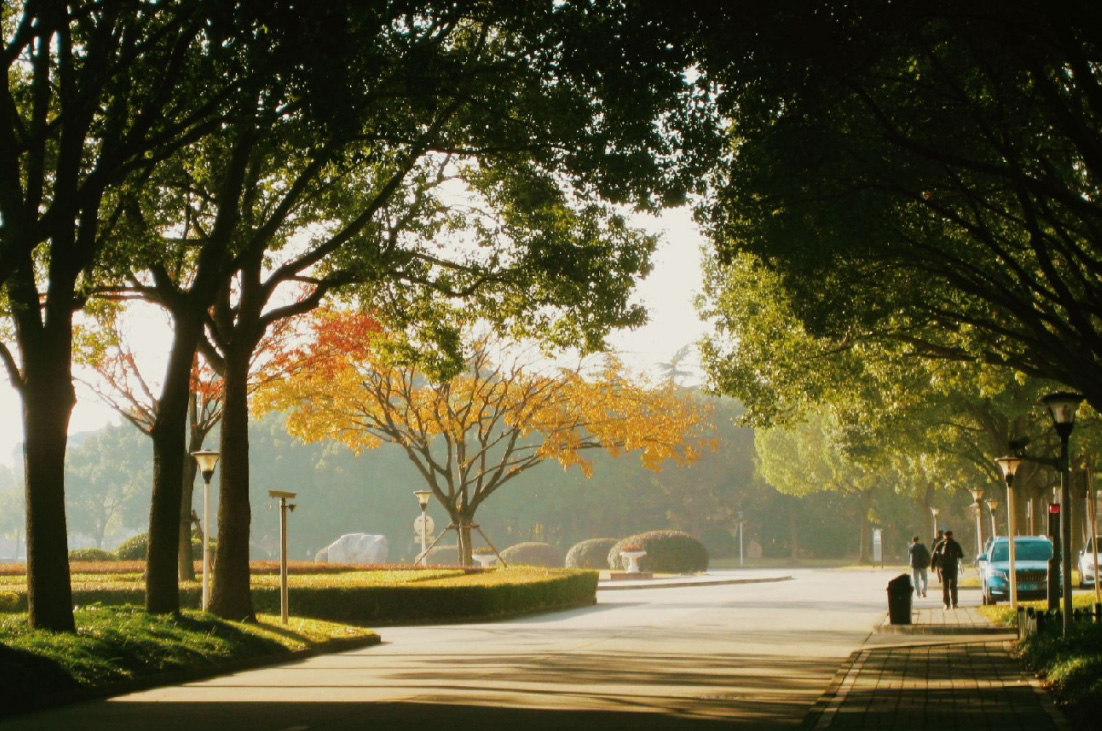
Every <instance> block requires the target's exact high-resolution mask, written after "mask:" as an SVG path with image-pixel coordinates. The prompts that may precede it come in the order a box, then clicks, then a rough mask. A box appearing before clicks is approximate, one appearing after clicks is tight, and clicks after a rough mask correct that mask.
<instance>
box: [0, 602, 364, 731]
mask: <svg viewBox="0 0 1102 731" xmlns="http://www.w3.org/2000/svg"><path fill="white" fill-rule="evenodd" d="M75 619H76V625H77V632H76V634H68V633H53V632H45V631H41V630H32V629H30V628H28V626H27V616H26V614H8V615H3V616H2V618H0V640H2V642H3V644H2V645H0V688H2V689H3V691H2V695H3V696H5V700H4V703H2V704H0V709H2V710H0V713H5V712H6V713H11V712H19V711H25V710H28V709H31V708H34V707H37V706H39V705H42V704H45V703H48V702H50V701H51V700H56V699H64V698H81V697H86V696H94V695H100V694H106V693H109V692H110V691H111V690H113V689H125V688H127V687H128V686H130V685H139V684H141V683H143V682H146V683H148V682H149V681H151V680H153V679H155V678H173V679H175V678H179V679H181V680H182V679H184V678H187V677H197V676H201V675H203V674H207V673H214V672H216V671H219V670H224V669H225V668H226V667H236V666H242V665H246V664H249V663H256V662H262V661H263V660H264V659H277V658H279V659H286V658H289V657H290V656H291V655H292V654H293V653H301V652H306V651H327V650H335V649H340V648H345V647H350V646H353V645H355V644H373V643H376V642H378V641H379V636H378V635H377V634H376V633H375V632H373V631H371V630H367V629H363V628H359V627H348V626H345V625H342V624H334V623H331V622H320V621H316V620H308V619H294V618H292V619H291V620H290V621H289V622H288V624H286V625H283V624H281V623H280V618H279V617H278V616H276V617H271V616H261V617H259V620H260V621H259V623H258V624H243V623H240V622H227V621H225V620H222V619H219V618H217V617H215V616H213V615H211V614H205V613H200V612H192V611H184V612H182V613H181V614H179V615H150V614H147V613H146V612H145V611H144V610H142V609H141V608H138V607H127V606H123V607H85V608H81V609H78V610H77V611H76V612H75Z"/></svg>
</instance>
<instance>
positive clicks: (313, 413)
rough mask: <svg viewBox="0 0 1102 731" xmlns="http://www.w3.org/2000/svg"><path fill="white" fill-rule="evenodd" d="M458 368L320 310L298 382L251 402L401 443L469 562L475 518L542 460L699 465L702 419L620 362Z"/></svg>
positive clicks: (321, 427) (348, 435)
mask: <svg viewBox="0 0 1102 731" xmlns="http://www.w3.org/2000/svg"><path fill="white" fill-rule="evenodd" d="M469 342H470V345H469V349H468V350H467V357H466V361H465V367H464V370H463V371H462V372H461V373H460V374H458V375H456V376H454V377H451V378H447V379H444V380H440V379H438V378H434V377H433V376H431V375H429V374H424V373H422V372H420V371H419V370H418V369H417V368H415V367H412V366H408V365H402V364H401V363H397V362H395V360H394V356H395V347H394V346H395V345H396V344H398V345H400V341H399V340H397V339H396V338H395V336H393V335H389V336H388V335H386V334H384V333H382V332H380V331H379V330H378V328H377V326H374V325H373V321H372V320H371V319H370V318H367V317H366V316H363V315H347V314H340V313H333V312H326V313H324V314H323V316H322V317H320V318H319V319H318V321H317V329H316V338H315V339H314V341H313V344H312V345H311V346H310V347H308V348H307V349H306V350H304V351H303V352H302V354H301V358H302V359H303V361H304V364H305V367H300V368H295V369H294V371H295V373H297V374H298V375H297V376H295V377H293V378H290V379H286V380H282V381H273V382H271V383H270V384H269V385H268V386H266V387H265V388H264V389H263V390H262V391H261V393H260V394H259V396H258V403H260V404H261V405H262V406H263V407H264V408H266V409H288V410H289V412H290V413H289V416H288V420H287V426H288V430H289V431H290V432H291V433H292V434H294V435H296V436H298V437H299V438H301V439H304V440H306V441H318V440H322V439H336V440H338V441H340V442H342V443H344V444H346V445H347V446H349V447H351V448H353V449H355V450H362V449H365V448H372V447H376V446H378V445H379V444H381V443H383V442H388V443H393V444H398V445H400V446H401V447H402V448H403V449H404V450H405V453H406V455H407V457H408V458H409V460H410V461H411V462H412V463H413V464H414V465H415V466H416V468H417V470H418V472H419V473H420V474H421V476H422V478H423V479H424V481H425V483H426V485H427V487H428V488H429V489H431V490H432V492H433V494H434V495H435V496H436V499H437V501H439V502H440V504H441V505H442V506H443V507H444V508H445V509H446V510H447V511H448V513H449V515H450V516H451V518H452V522H453V523H454V524H455V525H456V526H457V527H458V528H459V530H460V535H461V543H460V545H461V547H463V550H464V553H465V557H466V559H468V560H469V558H470V556H469V552H470V545H469V531H470V526H471V522H472V519H473V517H474V514H475V511H476V510H477V509H478V507H479V506H480V505H481V504H482V503H483V502H484V501H485V500H487V499H488V498H489V497H490V496H491V495H493V494H494V493H495V492H496V491H497V490H498V489H500V488H501V487H502V486H503V485H505V484H506V483H507V482H509V481H510V480H512V479H514V478H516V477H517V476H519V475H520V474H522V473H524V472H525V471H527V470H529V469H531V468H533V467H535V466H537V465H539V464H541V463H543V462H545V461H555V462H558V463H559V464H561V465H563V466H564V467H567V468H569V467H571V466H578V467H579V468H580V469H582V471H583V472H585V473H586V474H587V475H589V474H591V472H592V465H591V463H590V462H589V461H588V460H586V459H585V456H584V453H585V452H586V451H587V450H592V449H604V450H606V451H608V452H610V453H612V454H614V455H618V454H621V453H629V452H638V453H639V455H640V459H641V460H642V462H643V464H644V465H645V466H646V467H648V468H649V469H655V470H657V469H660V468H661V466H662V465H663V463H665V462H666V461H676V462H678V463H687V462H692V461H694V460H695V458H696V455H697V454H698V450H699V449H701V447H702V446H704V444H705V443H706V439H707V437H706V435H705V434H704V433H702V432H701V431H699V430H702V429H704V428H705V427H706V414H705V412H706V409H705V407H704V406H703V404H700V403H698V402H697V401H696V400H695V399H693V398H692V397H691V396H689V395H688V394H679V393H678V392H677V391H676V390H675V388H674V387H673V386H672V385H667V386H664V387H660V388H648V387H646V386H644V385H642V384H640V383H638V382H636V381H635V380H634V379H632V378H631V376H630V375H629V374H627V373H625V372H624V370H623V367H622V366H621V365H620V364H619V363H618V362H616V361H615V360H607V361H606V362H605V364H604V365H603V366H602V367H601V368H599V369H596V371H595V372H590V373H586V372H582V371H579V370H569V369H561V368H557V369H554V370H553V371H551V372H544V369H541V367H540V366H539V365H538V364H537V363H531V362H526V361H527V360H530V358H531V356H530V355H527V356H526V355H525V354H517V353H515V352H514V353H510V352H509V350H508V349H507V348H505V347H503V344H502V342H501V341H500V340H498V339H495V338H492V337H490V336H479V337H474V338H471V339H470V340H469Z"/></svg>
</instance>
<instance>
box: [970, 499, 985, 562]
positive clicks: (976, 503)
mask: <svg viewBox="0 0 1102 731" xmlns="http://www.w3.org/2000/svg"><path fill="white" fill-rule="evenodd" d="M971 493H972V500H973V502H972V509H973V510H974V511H975V513H976V555H977V556H978V555H980V554H981V553H983V488H982V487H977V488H975V489H973V490H971Z"/></svg>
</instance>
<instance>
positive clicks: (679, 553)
mask: <svg viewBox="0 0 1102 731" xmlns="http://www.w3.org/2000/svg"><path fill="white" fill-rule="evenodd" d="M628 545H637V546H640V547H641V548H642V549H643V550H644V551H646V552H647V555H646V556H643V557H642V558H641V559H639V570H640V571H659V572H661V573H666V574H691V573H694V572H697V571H706V570H707V569H708V549H706V548H704V544H703V543H701V542H700V541H698V540H697V539H695V538H693V537H692V536H691V535H689V534H688V533H682V532H681V531H675V530H652V531H648V532H646V533H636V534H635V535H633V536H628V537H627V538H624V539H621V540H619V541H617V542H616V544H615V545H613V546H612V549H611V550H609V552H608V565H609V566H610V567H612V568H613V569H623V568H624V562H623V559H622V558H620V550H621V547H622V546H628Z"/></svg>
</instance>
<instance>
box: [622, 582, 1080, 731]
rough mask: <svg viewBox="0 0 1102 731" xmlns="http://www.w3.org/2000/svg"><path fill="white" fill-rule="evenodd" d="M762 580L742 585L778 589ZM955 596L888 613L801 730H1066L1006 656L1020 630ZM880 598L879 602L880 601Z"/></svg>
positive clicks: (1038, 688)
mask: <svg viewBox="0 0 1102 731" xmlns="http://www.w3.org/2000/svg"><path fill="white" fill-rule="evenodd" d="M789 578H791V577H789V576H785V575H777V576H775V577H759V578H756V579H750V580H741V581H784V580H787V579H789ZM733 581H740V580H739V579H732V578H730V577H686V578H683V579H674V580H668V579H655V580H652V581H650V582H646V581H632V582H626V581H625V582H620V581H617V582H601V589H603V590H604V589H615V588H627V587H626V586H616V584H621V583H622V584H628V583H630V584H631V585H632V586H633V588H644V587H646V586H648V585H649V586H651V587H652V588H668V587H672V586H677V585H678V584H679V583H680V584H681V585H704V584H709V583H728V582H733ZM972 594H975V592H970V591H968V590H963V591H962V592H961V603H960V606H959V607H958V608H956V609H950V610H946V609H944V608H943V607H942V605H941V600H940V597H939V595H937V594H936V593H935V594H934V595H933V596H932V597H929V598H916V599H914V602H913V607H912V612H911V624H909V625H893V624H891V623H890V622H889V620H888V613H887V611H885V613H884V616H883V618H882V621H881V622H880V623H879V624H878V625H877V626H876V627H875V628H874V631H873V633H872V634H871V635H870V636H869V639H868V640H867V641H866V644H865V646H864V647H863V648H862V649H861V650H859V651H857V652H855V653H853V654H852V655H851V656H850V657H849V659H848V661H847V662H845V663H844V664H843V665H842V667H841V668H840V669H839V671H838V673H837V675H836V676H835V678H834V680H833V681H832V682H831V684H830V686H829V687H828V688H827V690H826V692H825V693H823V695H822V697H821V698H820V699H819V701H818V702H817V703H816V704H815V706H814V707H813V708H812V710H811V712H810V713H808V715H807V717H806V718H805V719H804V723H803V726H802V728H804V729H853V730H859V731H925V730H927V729H937V731H947V730H949V729H966V730H967V731H982V730H984V729H991V730H992V731H995V730H997V731H1042V730H1045V731H1047V730H1050V729H1051V730H1053V731H1070V726H1069V725H1068V723H1067V720H1066V719H1065V718H1064V716H1063V714H1062V713H1061V712H1060V710H1059V709H1058V708H1057V707H1056V706H1055V704H1054V703H1053V702H1052V699H1051V697H1050V696H1049V694H1048V692H1047V691H1046V690H1045V689H1044V687H1043V685H1042V684H1041V683H1040V681H1039V680H1038V679H1037V678H1035V677H1033V676H1032V675H1030V674H1029V673H1028V672H1027V671H1025V670H1024V669H1023V668H1022V666H1021V665H1020V664H1019V663H1018V661H1017V660H1015V658H1014V657H1013V655H1012V654H1011V650H1012V644H1011V643H1012V641H1013V640H1014V639H1015V638H1016V637H1017V632H1016V631H1015V630H1014V629H1012V628H1005V627H995V626H993V625H992V624H991V622H990V621H989V620H988V619H987V618H986V617H985V616H984V615H982V614H981V613H980V612H979V598H978V596H975V597H973V596H972ZM886 601H887V600H886V598H885V603H886Z"/></svg>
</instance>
